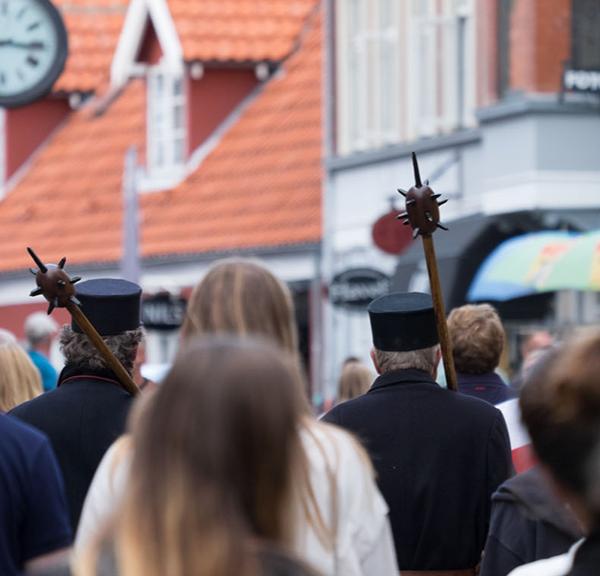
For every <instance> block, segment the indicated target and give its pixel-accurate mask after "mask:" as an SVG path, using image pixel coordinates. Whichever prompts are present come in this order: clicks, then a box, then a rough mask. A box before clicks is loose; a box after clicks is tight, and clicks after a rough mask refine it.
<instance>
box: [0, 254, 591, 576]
mask: <svg viewBox="0 0 600 576" xmlns="http://www.w3.org/2000/svg"><path fill="white" fill-rule="evenodd" d="M77 298H78V300H79V302H80V304H81V308H82V310H83V311H84V313H85V314H86V315H87V317H88V318H89V319H90V321H91V322H92V324H94V326H95V327H96V329H97V331H98V332H99V333H100V335H101V336H102V338H103V339H104V341H105V343H106V344H107V346H108V347H109V349H110V350H111V351H112V353H113V354H114V356H115V357H116V358H117V359H118V360H119V361H120V363H121V364H122V365H123V367H124V368H125V370H126V371H127V372H128V373H130V374H132V373H133V372H134V365H135V359H136V356H137V354H138V349H139V346H140V344H141V343H142V339H143V332H142V327H141V322H140V299H141V289H140V287H139V286H137V285H136V284H134V283H131V282H126V281H124V280H115V279H96V280H90V281H87V282H81V283H80V284H78V286H77ZM368 312H369V318H370V323H371V330H372V337H373V348H372V350H371V358H372V364H373V369H374V371H375V373H376V375H377V376H376V377H375V378H373V375H372V372H371V369H370V368H369V367H367V366H365V365H363V364H362V363H361V362H360V361H359V360H358V359H357V358H354V357H352V358H348V359H347V360H346V362H345V363H344V366H343V367H342V370H341V375H340V382H339V399H338V403H337V405H336V406H335V407H334V408H333V409H332V410H330V411H329V412H328V413H326V414H325V415H323V416H322V418H320V419H319V418H317V417H315V415H314V410H313V408H312V407H311V405H310V403H309V401H308V398H307V396H306V383H305V375H304V373H303V370H302V366H301V360H300V356H299V353H298V346H297V335H296V327H295V320H294V318H295V316H294V309H293V302H292V298H291V295H290V292H289V290H288V288H287V286H286V285H285V284H284V283H283V282H281V281H280V280H279V279H277V278H276V277H275V276H274V275H273V274H272V273H271V272H270V271H269V270H267V269H266V268H265V267H263V266H262V265H261V264H260V263H258V262H255V261H250V260H244V259H239V260H225V261H220V262H217V263H215V264H214V265H213V266H212V268H211V269H210V270H209V272H208V273H207V274H206V275H205V276H204V278H203V279H202V280H201V281H200V282H199V283H198V285H197V286H196V287H195V288H194V290H193V292H192V295H191V297H190V299H189V302H188V307H187V311H186V315H185V320H184V323H183V326H182V328H181V332H180V342H179V351H178V354H177V357H176V359H175V361H174V363H173V365H172V366H171V368H170V370H169V371H168V373H167V375H166V377H165V378H164V380H163V381H161V382H160V383H159V384H158V385H157V386H147V387H145V388H144V390H143V391H142V392H140V393H139V394H138V395H137V396H135V397H134V396H132V395H130V394H129V393H128V392H127V391H125V390H124V389H123V388H122V387H121V385H120V383H119V380H118V378H117V377H116V375H115V374H114V373H113V372H112V371H111V370H110V369H109V368H108V367H107V365H106V364H105V362H104V360H103V359H102V356H101V355H100V354H99V353H98V351H97V350H96V349H95V348H94V346H93V345H92V344H91V342H90V341H89V339H88V338H87V336H86V335H85V334H84V333H82V332H81V330H80V329H79V327H78V325H77V323H75V322H73V323H72V324H71V325H70V326H64V327H63V328H62V329H61V331H60V335H59V341H60V346H61V351H62V354H63V356H64V358H65V366H64V368H63V370H62V371H61V373H60V374H59V375H58V377H57V378H56V382H55V383H54V384H53V383H52V378H51V373H50V372H49V371H48V370H46V373H47V375H44V372H43V370H42V368H41V367H40V368H36V365H37V366H40V364H38V363H39V362H40V358H39V356H46V355H47V346H48V345H49V341H50V339H51V337H52V336H53V335H54V333H55V331H56V327H55V326H53V325H52V324H51V323H46V324H45V325H43V324H42V323H41V321H40V319H39V318H38V319H37V320H36V321H33V320H32V322H31V326H32V327H31V328H30V329H29V331H28V332H27V330H26V332H27V338H28V342H29V344H28V352H29V354H28V353H27V352H25V351H24V350H23V348H22V347H21V346H20V345H19V344H18V343H17V342H16V340H15V338H14V337H13V336H12V335H10V334H9V333H5V332H4V331H2V332H0V411H2V412H4V413H6V414H4V413H2V414H0V438H1V441H0V483H1V484H2V486H3V491H2V495H1V496H0V573H1V574H6V575H8V576H11V575H13V574H15V575H17V574H37V575H45V576H69V575H73V576H88V575H89V576H100V575H101V576H188V575H194V576H195V575H198V576H209V575H210V576H234V575H236V576H238V575H239V576H309V575H315V576H316V575H321V576H371V575H373V576H378V575H381V576H388V575H390V576H391V575H392V574H394V575H397V574H398V573H400V574H403V575H405V576H406V575H408V576H417V575H421V576H474V575H475V574H481V575H482V576H508V574H511V575H512V576H532V575H542V574H543V575H545V576H567V575H570V576H589V575H592V574H596V573H599V572H600V489H599V488H598V486H600V332H591V333H589V334H586V335H584V336H580V337H577V338H572V339H568V340H566V341H565V342H563V343H555V342H552V341H546V342H545V344H544V345H543V346H538V347H537V352H538V353H537V354H536V358H535V359H534V360H531V361H530V362H529V363H528V365H527V369H526V370H522V371H521V372H520V373H519V375H518V386H509V385H507V384H506V383H505V382H504V381H503V380H502V378H501V377H500V376H499V375H498V372H497V369H498V366H499V363H500V361H501V357H502V353H503V349H504V347H505V341H506V336H505V333H504V329H503V326H502V322H501V320H500V318H499V316H498V314H497V313H496V311H495V310H494V309H493V307H491V306H490V305H487V304H484V305H468V306H463V307H460V308H458V309H455V310H453V311H452V312H451V314H450V315H449V318H448V328H449V333H450V338H451V341H452V345H453V356H454V360H455V364H456V369H457V376H458V387H459V390H458V391H457V392H454V391H451V390H448V389H446V388H444V387H443V386H440V385H439V384H438V383H437V381H436V380H437V369H438V364H439V363H440V346H439V340H438V333H437V329H436V322H435V314H434V309H433V305H432V300H431V297H430V296H429V295H427V294H420V293H392V294H388V295H386V296H383V297H380V298H378V299H376V300H374V301H373V302H372V303H371V304H370V305H369V307H368ZM40 347H43V348H42V351H40ZM542 348H543V350H542V351H540V349H542ZM43 351H46V352H45V353H43ZM36 359H37V361H38V362H36V364H35V365H34V362H35V361H36ZM41 364H42V365H43V362H41ZM55 384H57V385H55ZM44 390H45V392H43V391H44ZM517 397H518V400H517V399H516V398H517ZM507 402H518V404H519V406H520V411H521V414H522V421H523V424H524V426H525V427H526V429H527V431H528V433H529V436H530V438H531V443H532V446H533V450H534V452H535V456H536V459H537V465H536V466H535V467H533V468H531V469H530V470H528V471H526V472H524V473H522V474H518V475H515V474H514V472H515V471H514V467H513V462H514V453H513V449H514V446H511V437H512V436H511V434H512V431H511V430H509V427H507V422H506V419H505V417H504V415H503V414H504V412H503V407H504V405H505V404H506V403H507Z"/></svg>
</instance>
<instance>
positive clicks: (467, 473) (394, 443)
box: [324, 370, 512, 570]
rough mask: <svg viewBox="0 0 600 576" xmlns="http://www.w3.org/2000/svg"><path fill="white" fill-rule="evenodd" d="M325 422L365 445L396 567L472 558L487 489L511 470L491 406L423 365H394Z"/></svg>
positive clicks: (438, 566)
mask: <svg viewBox="0 0 600 576" xmlns="http://www.w3.org/2000/svg"><path fill="white" fill-rule="evenodd" d="M324 419H325V420H326V421H328V422H332V423H334V424H338V425H340V426H342V427H344V428H347V429H348V430H350V431H352V432H354V433H356V434H357V435H358V436H359V437H360V438H361V439H362V440H363V442H364V444H365V446H366V447H367V450H368V451H369V453H370V455H371V458H372V459H373V464H374V465H375V469H376V471H377V477H378V484H379V488H380V489H381V492H382V494H383V496H384V498H385V499H386V501H387V503H388V506H389V508H390V520H391V524H392V530H393V533H394V541H395V545H396V554H397V557H398V565H399V567H400V569H401V570H459V569H466V568H472V567H474V566H476V565H477V564H478V563H479V560H480V557H481V552H482V550H483V546H484V544H485V539H486V535H487V529H488V521H489V515H490V506H491V495H492V493H493V492H494V491H495V490H496V488H497V487H498V486H499V485H500V484H501V483H502V482H504V480H506V479H507V478H508V476H509V475H510V474H511V472H512V465H511V454H510V442H509V439H508V432H507V430H506V424H505V422H504V418H503V417H502V414H501V413H500V411H499V410H497V409H496V408H494V407H493V406H491V405H490V404H488V403H487V402H483V401H482V400H477V399H476V398H471V397H469V396H463V395H462V394H457V393H455V392H451V391H448V390H445V389H443V388H441V387H440V386H438V385H437V384H436V383H435V381H434V380H433V379H432V378H431V376H430V375H429V374H427V373H425V372H422V371H420V370H400V371H396V372H390V373H388V374H385V375H383V376H380V377H379V378H377V380H375V382H374V383H373V386H372V387H371V389H370V390H369V391H368V392H367V394H365V395H364V396H361V397H359V398H356V399H354V400H350V401H349V402H344V403H343V404H340V405H338V406H336V407H335V408H334V409H333V410H332V411H331V412H329V413H328V414H327V415H326V416H325V418H324Z"/></svg>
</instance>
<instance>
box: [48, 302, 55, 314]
mask: <svg viewBox="0 0 600 576" xmlns="http://www.w3.org/2000/svg"><path fill="white" fill-rule="evenodd" d="M54 308H56V306H55V305H54V302H50V304H48V314H49V315H50V314H52V310H54Z"/></svg>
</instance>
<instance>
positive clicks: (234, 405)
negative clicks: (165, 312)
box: [80, 337, 312, 576]
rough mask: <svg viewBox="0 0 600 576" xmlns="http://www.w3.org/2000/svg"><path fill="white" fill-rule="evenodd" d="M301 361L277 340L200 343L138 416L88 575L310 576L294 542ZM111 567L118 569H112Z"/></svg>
mask: <svg viewBox="0 0 600 576" xmlns="http://www.w3.org/2000/svg"><path fill="white" fill-rule="evenodd" d="M300 381H301V378H300V375H299V373H298V370H297V366H296V364H295V363H294V362H293V361H291V360H289V359H288V358H287V356H286V355H282V354H281V353H280V352H279V351H278V350H276V349H275V348H273V347H272V346H270V345H267V344H264V343H261V342H250V341H242V340H239V339H235V338H231V337H230V338H217V339H204V340H199V341H196V342H193V343H191V344H190V345H189V346H186V348H185V350H184V351H183V352H181V353H180V354H179V356H178V358H177V360H176V362H175V364H174V366H173V368H172V370H171V371H170V373H169V375H168V377H167V379H166V381H165V382H164V384H163V385H162V386H161V387H160V388H159V389H158V391H157V392H156V393H155V394H154V395H153V396H152V397H151V398H150V399H149V400H148V401H147V403H146V406H144V407H143V409H142V410H139V412H138V414H136V417H134V419H133V433H132V440H131V441H132V445H133V460H132V462H131V470H130V474H129V482H128V486H127V488H126V489H125V494H124V500H123V506H122V508H121V510H120V512H119V513H118V514H117V516H116V520H115V525H114V527H113V530H112V535H111V536H110V537H109V539H108V540H107V541H105V544H104V546H101V547H100V548H96V553H92V554H89V555H88V556H87V557H83V558H84V560H82V561H81V570H80V573H81V574H82V575H89V576H93V575H95V574H97V571H98V567H99V566H103V565H104V566H105V567H106V565H107V564H108V565H109V566H108V572H109V573H111V574H118V575H119V576H142V575H143V576H164V575H167V574H168V575H169V576H188V575H191V574H193V575H195V576H288V575H289V576H308V575H310V574H312V572H311V571H310V569H308V568H305V567H304V566H303V565H302V564H301V563H300V562H298V561H295V560H294V559H292V558H291V556H290V555H289V554H288V553H287V552H286V549H287V548H289V547H290V546H291V542H292V534H291V531H290V527H291V526H293V517H292V516H293V507H291V506H290V502H291V501H292V500H293V497H292V494H293V491H294V478H295V475H296V474H297V472H298V470H299V467H301V466H302V460H303V458H304V454H303V451H302V446H301V442H300V439H299V436H298V433H297V430H298V426H299V425H300V419H301V417H302V413H303V410H302V406H301V403H300V395H299V393H298V389H299V385H300V384H299V383H300ZM111 563H112V566H110V564H111Z"/></svg>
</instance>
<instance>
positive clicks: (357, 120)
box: [335, 0, 478, 155]
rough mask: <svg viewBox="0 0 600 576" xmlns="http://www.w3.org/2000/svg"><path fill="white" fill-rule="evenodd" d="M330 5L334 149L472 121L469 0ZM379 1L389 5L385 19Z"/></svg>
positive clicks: (355, 148)
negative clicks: (333, 35) (332, 10)
mask: <svg viewBox="0 0 600 576" xmlns="http://www.w3.org/2000/svg"><path fill="white" fill-rule="evenodd" d="M335 6H336V41H335V49H336V55H335V62H336V87H337V88H336V95H337V102H336V107H337V110H336V119H337V121H336V132H337V134H336V142H337V150H336V152H337V154H338V155H346V154H351V153H355V152H362V151H365V150H372V149H377V148H382V147H384V146H386V145H390V144H400V143H403V142H408V141H411V140H415V139H419V138H427V137H435V136H438V135H441V134H448V133H451V132H454V131H456V130H460V129H463V128H466V127H471V126H475V125H476V117H475V106H476V102H477V100H476V90H477V74H478V70H477V54H476V18H477V14H476V2H475V0H407V1H404V2H397V1H395V0H391V2H390V0H336V4H335ZM385 6H388V8H390V7H391V9H392V11H393V12H392V14H391V16H390V17H388V18H385V17H384V14H383V10H384V7H385ZM353 8H354V10H355V11H357V12H358V15H359V17H358V18H357V17H356V16H355V17H354V19H353V14H352V12H353ZM459 15H461V17H462V20H461V19H460V18H459ZM357 19H358V20H359V22H360V25H362V29H361V27H360V25H359V26H356V24H353V20H354V21H356V20H357ZM386 22H387V23H388V25H387V26H385V23H386ZM460 22H463V24H461V23H460ZM460 26H463V31H464V36H463V43H462V49H463V50H464V52H463V54H464V56H463V61H462V66H463V71H464V73H463V76H462V79H463V84H462V85H460V84H459V82H458V79H457V74H458V72H459V66H460V65H461V64H459V56H460V52H459V51H460V49H461V45H459V41H458V39H459V36H458V30H459V27H460ZM386 50H387V51H389V52H386ZM387 53H391V54H392V56H391V57H389V58H386V54H387ZM386 60H387V62H386ZM420 60H421V61H422V62H420ZM386 70H387V71H386ZM438 86H442V92H441V94H442V96H441V97H440V96H438V93H440V91H439V90H438ZM388 91H389V95H388ZM461 96H462V104H461V105H460V106H459V98H460V97H461ZM386 105H387V108H386ZM461 116H462V117H461Z"/></svg>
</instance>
